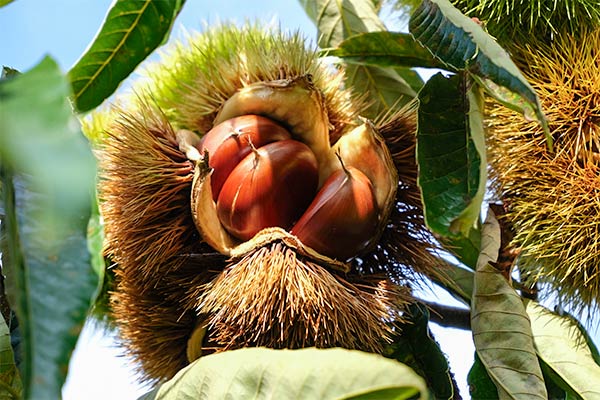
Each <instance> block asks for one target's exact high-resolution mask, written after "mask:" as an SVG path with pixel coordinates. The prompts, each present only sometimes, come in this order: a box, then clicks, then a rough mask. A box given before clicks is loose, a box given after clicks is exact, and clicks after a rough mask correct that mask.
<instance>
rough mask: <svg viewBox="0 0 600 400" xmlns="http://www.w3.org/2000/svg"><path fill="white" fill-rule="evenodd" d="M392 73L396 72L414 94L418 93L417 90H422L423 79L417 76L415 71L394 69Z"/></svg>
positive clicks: (402, 68)
mask: <svg viewBox="0 0 600 400" xmlns="http://www.w3.org/2000/svg"><path fill="white" fill-rule="evenodd" d="M394 71H396V73H397V74H398V75H400V78H402V79H404V81H405V82H406V83H408V85H409V86H410V87H411V88H412V90H414V92H415V93H418V92H419V90H421V88H423V85H424V84H425V82H424V81H423V78H421V75H419V73H418V72H417V71H414V70H412V69H410V68H404V67H394Z"/></svg>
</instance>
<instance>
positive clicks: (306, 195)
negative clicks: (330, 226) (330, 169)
mask: <svg viewBox="0 0 600 400" xmlns="http://www.w3.org/2000/svg"><path fill="white" fill-rule="evenodd" d="M318 177H319V175H318V166H317V159H316V158H315V156H314V154H313V152H312V151H311V150H310V148H309V147H308V146H307V145H305V144H304V143H301V142H298V141H296V140H291V139H288V140H281V141H277V142H273V143H269V144H267V145H264V146H262V147H260V148H254V149H253V151H252V152H251V153H250V154H248V155H247V156H246V157H245V158H244V159H243V160H242V161H241V162H240V163H239V164H238V165H237V166H236V167H235V168H234V169H233V171H231V174H229V177H227V179H226V180H225V182H224V184H223V186H222V188H221V191H220V193H219V196H218V200H217V213H218V216H219V220H220V221H221V224H222V225H223V226H224V227H225V229H226V230H227V231H228V232H229V233H230V234H231V235H233V236H235V237H237V238H238V239H240V240H242V241H246V240H249V239H251V238H252V237H253V236H254V235H255V234H256V233H258V232H259V231H260V230H262V229H264V228H269V227H281V228H283V229H289V228H291V226H292V224H293V223H294V222H295V221H296V220H297V219H298V218H300V216H301V215H302V214H303V213H304V211H305V210H306V208H307V207H308V205H309V204H310V202H311V200H312V199H313V198H314V196H315V193H316V191H317V184H318V179H319V178H318Z"/></svg>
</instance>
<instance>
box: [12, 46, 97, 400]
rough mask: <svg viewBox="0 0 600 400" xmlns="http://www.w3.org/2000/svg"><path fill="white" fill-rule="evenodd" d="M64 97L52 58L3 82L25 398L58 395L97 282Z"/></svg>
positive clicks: (84, 182)
mask: <svg viewBox="0 0 600 400" xmlns="http://www.w3.org/2000/svg"><path fill="white" fill-rule="evenodd" d="M68 93H69V86H68V82H67V80H66V78H65V77H64V76H62V75H61V74H60V71H59V69H58V66H57V65H56V63H54V61H52V60H51V59H49V58H46V59H44V60H43V61H42V62H41V63H40V64H39V65H38V66H37V67H35V68H34V69H32V70H31V71H29V72H27V73H25V74H22V75H20V76H18V77H16V78H14V79H10V80H7V81H2V82H0V107H2V110H3V118H2V126H1V129H0V132H1V133H2V134H1V135H0V156H1V158H2V167H3V168H2V179H3V184H2V187H3V191H2V192H3V195H4V197H5V199H4V200H5V201H4V205H5V211H6V214H7V215H6V217H5V219H4V220H3V225H4V224H6V230H7V232H8V234H7V240H5V241H4V242H3V249H2V256H3V271H4V273H5V275H6V284H7V295H8V296H9V298H10V300H11V305H12V307H13V308H14V309H15V311H16V313H17V316H18V319H19V329H20V332H21V345H20V346H21V348H22V351H21V363H20V369H21V378H22V382H23V389H24V392H25V396H24V397H25V398H35V399H41V400H43V399H56V398H60V393H61V387H62V384H63V382H64V381H65V378H66V372H67V368H68V361H69V357H70V354H71V352H72V351H73V348H74V347H75V342H76V340H77V337H78V334H79V331H80V329H81V327H82V325H83V321H84V319H85V314H86V311H87V309H88V308H89V306H90V303H91V297H92V294H93V292H94V290H95V288H96V285H97V278H96V276H95V274H94V273H93V272H92V269H91V267H90V264H89V262H90V258H89V253H88V251H87V247H86V224H87V220H88V217H89V201H90V193H91V189H92V187H93V183H94V161H93V156H92V154H91V151H90V149H89V147H88V146H87V143H86V142H85V139H84V138H83V136H82V134H81V132H79V130H78V129H77V123H76V122H75V120H74V118H73V116H72V115H71V112H70V106H69V103H68V101H67V95H68ZM4 111H5V113H4ZM8 167H10V171H15V172H14V173H13V172H9V170H8Z"/></svg>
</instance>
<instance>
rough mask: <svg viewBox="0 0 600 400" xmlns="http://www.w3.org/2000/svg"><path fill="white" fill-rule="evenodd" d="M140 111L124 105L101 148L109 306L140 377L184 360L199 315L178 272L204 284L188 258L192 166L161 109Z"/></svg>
mask: <svg viewBox="0 0 600 400" xmlns="http://www.w3.org/2000/svg"><path fill="white" fill-rule="evenodd" d="M141 110H142V112H140V113H138V114H130V113H127V112H125V111H120V112H119V118H118V119H117V120H116V121H115V122H114V124H113V125H112V126H111V127H110V128H109V129H110V130H109V131H108V135H107V137H106V139H105V140H104V141H103V143H102V145H101V147H100V148H99V150H98V158H99V160H100V165H99V166H100V171H101V172H100V184H99V197H100V204H101V212H102V215H103V217H104V219H105V221H106V223H105V234H106V247H107V255H108V256H109V257H110V258H111V259H112V261H114V263H115V264H116V265H117V267H116V268H115V269H114V272H115V276H116V280H117V287H116V288H115V290H114V292H113V293H112V299H111V302H112V304H111V306H112V310H113V313H114V314H115V316H116V320H117V323H118V326H119V328H120V333H121V336H122V338H123V340H124V341H125V342H126V343H127V353H128V354H129V355H130V356H131V357H133V358H135V359H136V360H138V361H139V362H140V363H141V365H140V369H139V372H140V373H141V374H142V376H144V377H152V378H163V377H164V378H168V377H171V376H172V375H173V374H174V373H175V372H176V371H177V370H179V369H180V368H182V367H183V366H185V365H186V363H185V360H186V358H185V344H186V340H187V336H188V335H189V333H190V331H191V329H193V326H194V323H195V319H196V316H195V313H194V312H193V310H186V309H182V307H181V305H180V304H179V299H178V291H179V290H181V288H180V286H179V285H178V282H177V281H178V278H177V274H181V273H183V272H184V271H188V278H189V279H192V280H194V281H196V282H197V281H200V283H204V280H203V278H204V275H203V274H202V273H200V271H202V269H200V268H193V269H192V271H190V270H189V269H186V268H190V267H189V266H186V261H187V258H186V257H184V255H185V254H190V253H193V252H195V251H197V250H199V249H197V247H199V246H198V243H200V239H199V237H198V234H197V232H196V231H195V229H194V227H193V224H192V225H190V223H189V221H190V220H191V215H190V212H189V196H190V186H191V181H192V179H193V165H192V163H191V162H190V161H188V160H187V159H186V158H185V155H184V154H182V153H181V152H180V151H179V149H178V146H177V143H176V141H175V134H174V132H173V130H172V129H171V127H170V125H169V123H168V122H167V121H166V119H165V118H164V116H163V115H162V114H161V113H160V112H159V111H158V110H156V109H155V108H153V107H150V106H149V105H147V104H146V105H143V106H142V107H141ZM204 251H206V249H204ZM174 271H177V273H174ZM211 278H212V276H208V277H206V278H205V279H206V281H208V280H209V279H211Z"/></svg>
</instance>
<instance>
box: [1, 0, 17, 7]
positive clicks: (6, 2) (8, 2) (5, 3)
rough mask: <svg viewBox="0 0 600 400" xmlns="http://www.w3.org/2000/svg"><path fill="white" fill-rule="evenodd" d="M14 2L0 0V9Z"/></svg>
mask: <svg viewBox="0 0 600 400" xmlns="http://www.w3.org/2000/svg"><path fill="white" fill-rule="evenodd" d="M13 1H14V0H0V7H4V6H5V5H7V4H10V3H12V2H13Z"/></svg>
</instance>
